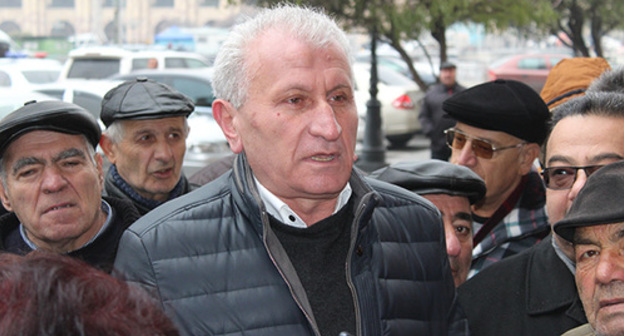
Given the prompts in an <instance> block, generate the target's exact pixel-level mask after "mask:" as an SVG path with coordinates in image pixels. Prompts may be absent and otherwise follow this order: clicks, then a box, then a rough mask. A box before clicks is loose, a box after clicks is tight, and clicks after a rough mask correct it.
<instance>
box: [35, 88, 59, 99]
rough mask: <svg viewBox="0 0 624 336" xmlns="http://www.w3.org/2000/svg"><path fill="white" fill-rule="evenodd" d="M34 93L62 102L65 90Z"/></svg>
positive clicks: (40, 90) (42, 90)
mask: <svg viewBox="0 0 624 336" xmlns="http://www.w3.org/2000/svg"><path fill="white" fill-rule="evenodd" d="M36 91H37V92H41V93H43V94H47V95H48V96H50V97H54V98H56V99H58V100H63V94H64V93H65V90H63V89H39V90H36Z"/></svg>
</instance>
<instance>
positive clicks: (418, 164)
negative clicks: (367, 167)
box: [370, 160, 486, 204]
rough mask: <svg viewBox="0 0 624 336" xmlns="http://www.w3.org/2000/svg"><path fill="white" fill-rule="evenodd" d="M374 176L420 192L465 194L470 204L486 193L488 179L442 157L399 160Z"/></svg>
mask: <svg viewBox="0 0 624 336" xmlns="http://www.w3.org/2000/svg"><path fill="white" fill-rule="evenodd" d="M370 176H371V177H373V178H376V179H378V180H381V181H386V182H389V183H392V184H395V185H398V186H400V187H403V188H405V189H407V190H411V191H413V192H415V193H417V194H419V195H426V194H447V195H451V196H464V197H467V198H468V200H469V201H470V204H474V203H476V202H478V201H479V200H480V199H482V198H483V196H485V191H486V190H485V182H483V180H482V179H481V178H480V177H479V175H477V174H476V173H474V172H473V171H472V170H470V169H469V168H466V167H464V166H459V165H455V164H452V163H449V162H446V161H441V160H425V161H413V162H399V163H395V164H392V165H390V166H388V167H384V168H381V169H378V170H376V171H374V172H372V173H371V174H370Z"/></svg>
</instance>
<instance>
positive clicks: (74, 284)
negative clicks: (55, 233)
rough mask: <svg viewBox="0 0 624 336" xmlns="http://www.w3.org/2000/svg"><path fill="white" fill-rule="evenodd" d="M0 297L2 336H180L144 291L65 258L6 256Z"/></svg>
mask: <svg viewBox="0 0 624 336" xmlns="http://www.w3.org/2000/svg"><path fill="white" fill-rule="evenodd" d="M0 298H2V299H1V300H0V335H24V336H28V335H33V336H34V335H68V336H71V335H90V336H91V335H95V336H97V335H113V336H122V335H123V336H126V335H128V336H129V335H133V336H134V335H138V336H143V335H145V336H147V335H150V336H152V335H172V336H177V335H178V331H177V329H176V328H175V326H174V325H173V323H172V322H171V320H169V318H168V317H167V316H166V315H165V314H164V312H163V311H162V309H161V308H160V307H159V306H158V305H157V304H156V302H155V301H154V300H153V299H152V298H151V297H150V296H149V295H147V293H145V292H144V291H143V289H141V288H139V287H133V286H131V285H129V284H127V283H126V282H124V281H122V280H119V279H116V278H114V277H112V276H111V275H109V274H106V273H104V272H102V271H100V270H97V269H95V268H93V267H92V266H90V265H88V264H87V263H85V262H83V261H81V260H78V259H76V258H71V257H68V256H64V255H60V254H55V253H48V252H32V253H30V254H28V255H26V256H18V255H13V254H7V253H4V254H0Z"/></svg>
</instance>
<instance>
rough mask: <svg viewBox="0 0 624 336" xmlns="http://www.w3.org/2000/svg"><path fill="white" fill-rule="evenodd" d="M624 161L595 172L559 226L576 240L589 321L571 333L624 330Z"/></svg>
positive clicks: (604, 335) (602, 335)
mask: <svg viewBox="0 0 624 336" xmlns="http://www.w3.org/2000/svg"><path fill="white" fill-rule="evenodd" d="M623 197H624V161H619V162H616V163H612V164H609V165H606V166H604V167H602V168H601V169H600V170H598V171H596V172H595V173H594V174H592V175H591V176H590V177H589V178H588V179H587V183H585V187H584V188H583V189H581V191H580V192H579V194H578V196H577V197H576V199H575V200H574V203H573V204H572V207H571V208H570V211H569V212H568V213H567V214H566V216H565V218H564V219H563V220H561V221H559V222H557V223H556V224H555V226H554V230H555V232H556V233H557V234H558V235H559V236H561V237H562V238H564V239H565V240H567V241H569V242H571V243H572V245H573V247H574V258H575V261H576V287H577V289H578V293H579V296H580V298H581V301H582V303H583V308H584V309H585V315H586V316H587V321H588V322H589V323H588V324H585V325H583V326H580V327H578V328H575V329H573V330H571V331H569V332H567V333H565V334H564V335H565V336H581V335H582V336H590V335H592V336H593V335H597V336H620V335H624V318H623V317H624V255H623V254H622V246H624V209H623V208H622V205H621V200H622V198H623Z"/></svg>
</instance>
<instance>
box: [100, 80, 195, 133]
mask: <svg viewBox="0 0 624 336" xmlns="http://www.w3.org/2000/svg"><path fill="white" fill-rule="evenodd" d="M193 110H195V104H193V101H192V100H191V98H189V97H187V96H186V95H184V94H182V93H180V92H178V91H177V90H175V89H173V88H171V87H170V86H168V85H165V84H162V83H159V82H156V81H154V80H151V79H147V78H146V77H137V78H136V79H133V80H128V81H125V82H123V83H121V84H119V85H118V86H117V87H115V88H113V89H111V90H110V91H108V92H107V93H106V95H104V98H103V99H102V111H101V112H100V119H102V122H104V125H106V127H108V126H110V124H112V123H113V121H115V120H119V119H162V118H169V117H177V116H186V117H188V116H189V114H191V113H192V112H193Z"/></svg>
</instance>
